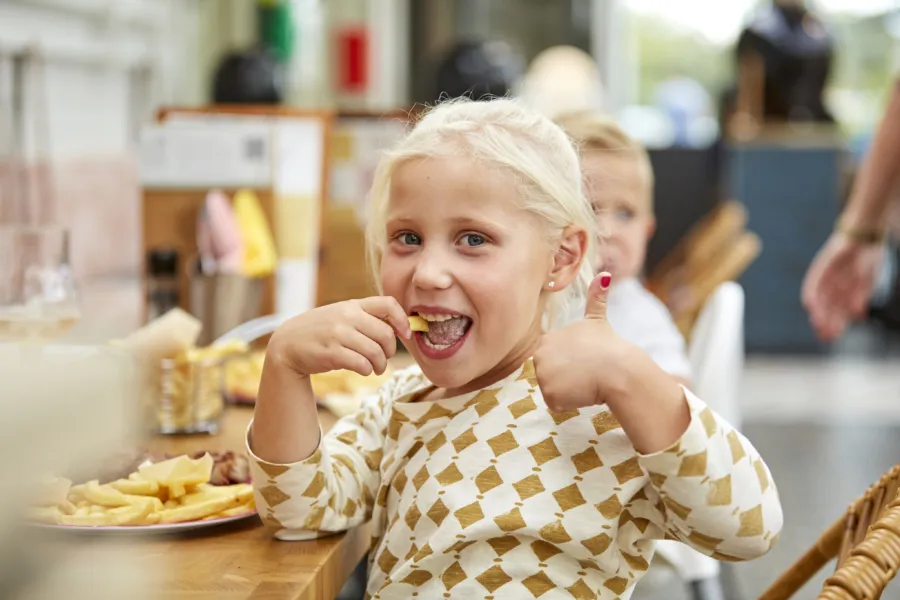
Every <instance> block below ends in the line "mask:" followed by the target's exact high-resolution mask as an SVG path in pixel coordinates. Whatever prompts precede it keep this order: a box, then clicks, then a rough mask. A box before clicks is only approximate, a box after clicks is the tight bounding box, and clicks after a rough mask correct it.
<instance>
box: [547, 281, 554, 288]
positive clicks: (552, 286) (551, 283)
mask: <svg viewBox="0 0 900 600" xmlns="http://www.w3.org/2000/svg"><path fill="white" fill-rule="evenodd" d="M547 287H551V288H554V287H556V282H555V281H551V282H550V283H548V284H547Z"/></svg>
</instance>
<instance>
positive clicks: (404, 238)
mask: <svg viewBox="0 0 900 600" xmlns="http://www.w3.org/2000/svg"><path fill="white" fill-rule="evenodd" d="M397 240H398V241H399V242H400V243H401V244H405V245H407V246H421V245H422V238H420V237H419V236H417V235H416V234H414V233H409V232H406V233H401V234H399V235H398V236H397Z"/></svg>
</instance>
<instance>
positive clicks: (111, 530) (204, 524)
mask: <svg viewBox="0 0 900 600" xmlns="http://www.w3.org/2000/svg"><path fill="white" fill-rule="evenodd" d="M257 514H258V513H257V512H256V511H255V510H254V511H250V512H246V513H244V514H241V515H234V516H233V517H222V518H221V519H210V520H208V521H187V522H185V523H166V524H163V525H121V526H96V527H91V526H87V525H50V524H49V523H29V525H31V526H32V527H36V528H38V529H43V530H46V531H76V532H79V533H85V532H86V533H100V534H121V533H129V534H137V535H160V534H167V533H183V532H186V531H195V530H197V529H208V528H210V527H218V526H219V525H224V524H226V523H234V522H235V521H243V520H244V519H249V518H251V517H255V516H256V515H257Z"/></svg>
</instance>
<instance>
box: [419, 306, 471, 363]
mask: <svg viewBox="0 0 900 600" xmlns="http://www.w3.org/2000/svg"><path fill="white" fill-rule="evenodd" d="M419 316H420V317H422V318H423V319H425V320H426V321H428V331H421V332H417V333H416V341H417V342H418V344H419V348H420V349H421V350H422V353H423V354H424V355H425V356H427V357H429V358H449V357H450V356H452V355H453V354H455V353H456V351H457V350H459V348H460V347H461V346H462V344H463V342H464V341H465V339H466V337H468V333H469V330H470V329H471V327H472V319H470V318H469V317H466V316H464V315H450V314H443V315H442V314H434V315H431V314H423V313H419Z"/></svg>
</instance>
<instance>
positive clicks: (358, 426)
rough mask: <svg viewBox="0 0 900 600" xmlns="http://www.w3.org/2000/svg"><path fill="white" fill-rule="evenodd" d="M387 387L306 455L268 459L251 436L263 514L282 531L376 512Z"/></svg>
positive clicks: (293, 535)
mask: <svg viewBox="0 0 900 600" xmlns="http://www.w3.org/2000/svg"><path fill="white" fill-rule="evenodd" d="M387 388H388V386H385V390H382V392H381V393H380V394H379V395H377V396H373V397H371V398H368V399H366V400H365V401H364V402H363V404H362V406H361V407H360V409H359V410H358V411H357V412H356V413H355V414H353V415H349V416H347V417H345V418H343V419H341V420H340V421H338V422H337V424H335V426H334V428H333V429H332V430H331V431H330V432H329V433H328V435H327V436H325V437H324V438H322V440H321V442H320V443H319V447H318V448H317V449H316V451H315V452H314V453H313V454H312V456H310V457H309V458H308V459H306V460H304V461H300V462H296V463H293V464H285V465H280V464H273V463H269V462H266V461H264V460H262V459H260V458H259V457H258V456H256V455H255V454H254V453H253V451H252V449H251V448H250V444H249V436H248V438H247V454H248V456H249V457H250V469H251V475H252V478H253V490H254V497H255V500H256V506H257V509H258V510H259V514H260V516H261V517H262V519H263V520H264V521H265V522H266V523H267V524H268V525H271V526H273V527H275V528H277V530H278V531H277V532H276V536H277V537H279V538H282V539H304V538H308V537H310V534H312V533H315V532H339V531H345V530H347V529H350V528H353V527H356V526H357V525H360V524H362V523H364V522H365V521H366V520H367V519H368V518H369V517H370V516H371V514H372V509H373V504H374V494H375V492H377V490H378V487H379V485H380V479H381V476H380V466H381V458H382V453H383V446H384V437H385V430H386V427H387V418H386V414H385V413H386V404H387V400H386V399H387V397H388V392H387ZM248 433H249V429H248Z"/></svg>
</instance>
